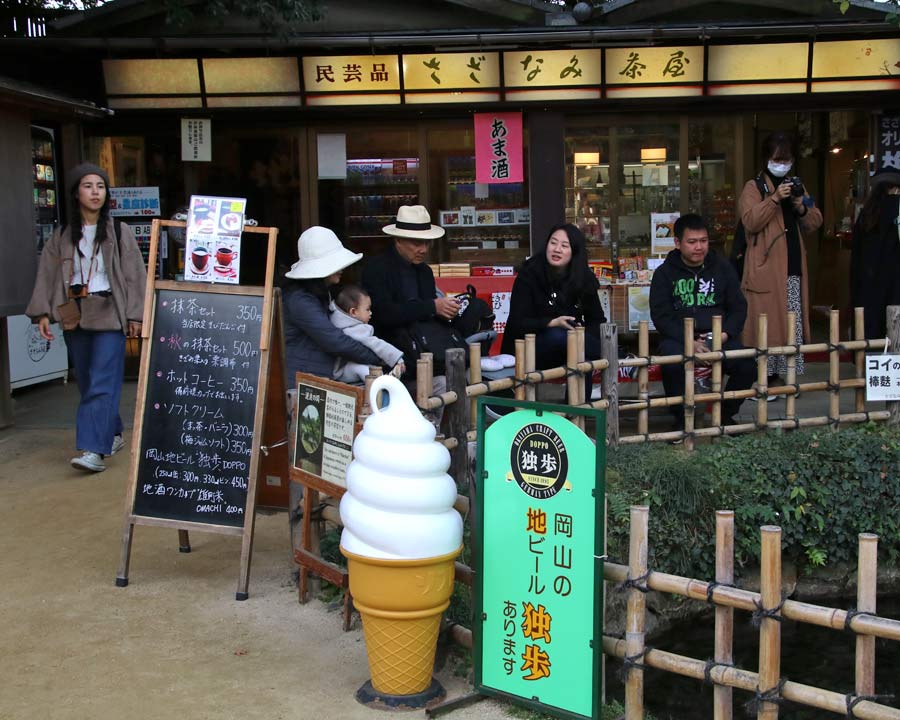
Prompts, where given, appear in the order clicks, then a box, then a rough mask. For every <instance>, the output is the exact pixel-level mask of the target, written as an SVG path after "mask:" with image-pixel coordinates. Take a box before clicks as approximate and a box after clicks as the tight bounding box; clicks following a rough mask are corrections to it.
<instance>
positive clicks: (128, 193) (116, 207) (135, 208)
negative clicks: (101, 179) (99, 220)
mask: <svg viewBox="0 0 900 720" xmlns="http://www.w3.org/2000/svg"><path fill="white" fill-rule="evenodd" d="M109 214H110V215H111V216H112V217H159V188H158V187H111V188H110V189H109Z"/></svg>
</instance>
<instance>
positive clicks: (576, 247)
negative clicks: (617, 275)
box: [532, 223, 594, 299]
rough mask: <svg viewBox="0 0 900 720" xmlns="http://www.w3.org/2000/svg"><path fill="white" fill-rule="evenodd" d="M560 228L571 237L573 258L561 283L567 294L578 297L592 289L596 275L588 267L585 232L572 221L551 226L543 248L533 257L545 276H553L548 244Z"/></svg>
mask: <svg viewBox="0 0 900 720" xmlns="http://www.w3.org/2000/svg"><path fill="white" fill-rule="evenodd" d="M558 230H562V231H563V232H564V233H565V234H566V237H568V238H569V247H571V248H572V259H571V260H570V261H569V264H568V266H567V267H566V268H565V270H564V271H563V274H562V277H561V278H559V279H560V280H561V281H562V282H561V285H562V288H563V290H564V291H565V294H566V295H567V296H568V297H570V298H573V299H574V298H578V297H580V296H581V295H583V294H584V293H585V292H586V291H587V290H588V289H590V287H591V279H592V278H593V277H594V273H593V272H591V269H590V267H588V260H587V240H585V237H584V233H583V232H581V230H579V229H578V228H577V227H575V226H574V225H572V223H562V224H560V225H554V226H553V227H552V228H550V232H548V233H547V239H546V240H544V244H543V245H542V246H541V249H540V250H539V251H538V252H536V253H535V254H534V256H533V258H532V259H533V260H534V262H535V263H537V264H538V266H539V267H541V268H542V270H543V271H544V274H545V276H547V277H548V278H550V277H552V274H553V273H554V271H553V268H552V267H551V266H550V263H548V262H547V244H548V243H549V242H550V238H551V237H553V233H555V232H557V231H558Z"/></svg>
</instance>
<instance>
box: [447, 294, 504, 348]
mask: <svg viewBox="0 0 900 720" xmlns="http://www.w3.org/2000/svg"><path fill="white" fill-rule="evenodd" d="M456 298H457V300H459V304H460V311H459V315H457V316H456V317H455V318H454V320H453V327H454V328H456V330H457V331H458V332H459V334H460V335H462V336H463V337H464V338H467V337H470V336H472V335H475V334H476V333H480V332H485V331H487V330H493V328H494V311H493V310H492V309H491V306H490V305H488V304H487V303H486V302H485V301H484V300H482V299H481V298H480V297H477V296H476V295H475V287H474V286H473V285H466V291H465V292H464V293H460V294H459V295H457V296H456Z"/></svg>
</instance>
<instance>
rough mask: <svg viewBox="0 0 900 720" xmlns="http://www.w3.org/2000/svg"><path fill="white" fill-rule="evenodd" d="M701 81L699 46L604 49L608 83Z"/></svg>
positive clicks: (701, 49)
mask: <svg viewBox="0 0 900 720" xmlns="http://www.w3.org/2000/svg"><path fill="white" fill-rule="evenodd" d="M702 82H703V47H702V46H681V47H636V48H608V49H607V50H606V84H607V85H648V84H650V85H670V84H677V85H686V84H690V83H702Z"/></svg>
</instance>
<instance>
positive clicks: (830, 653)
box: [606, 598, 900, 720]
mask: <svg viewBox="0 0 900 720" xmlns="http://www.w3.org/2000/svg"><path fill="white" fill-rule="evenodd" d="M822 604H823V605H831V606H833V607H841V608H848V607H850V604H851V603H848V602H847V601H843V604H842V601H834V602H825V603H822ZM878 615H879V616H880V617H884V618H892V619H900V598H891V599H880V600H879V602H878ZM781 643H782V646H781V647H782V649H781V674H782V677H785V678H787V679H788V680H792V681H794V682H799V683H804V684H806V685H812V686H814V687H819V688H822V689H824V690H831V691H833V692H838V693H841V694H845V693H847V692H851V691H852V690H853V686H854V664H855V659H854V653H855V648H856V636H855V635H853V634H852V633H844V632H838V631H835V630H828V629H825V628H821V627H817V626H813V625H806V624H803V623H796V622H792V621H790V620H785V621H784V622H783V623H782V629H781ZM650 645H652V647H654V648H657V649H659V650H667V651H669V652H673V653H677V654H679V655H684V656H686V657H692V658H695V659H698V660H703V661H704V662H705V661H706V660H707V659H708V658H711V657H712V655H713V648H714V623H713V619H712V616H711V615H710V616H709V617H708V618H707V617H704V618H702V619H700V620H695V621H692V622H686V623H682V624H680V625H678V626H676V627H674V628H673V629H671V630H670V631H669V632H667V633H666V634H665V635H664V636H661V637H659V638H655V639H654V640H653V641H652V642H651V643H650ZM734 664H735V665H736V666H737V667H740V668H743V669H745V670H752V671H756V669H757V667H758V664H759V631H758V630H757V629H756V628H754V627H753V626H752V624H751V623H750V614H749V613H745V612H741V611H735V614H734ZM606 665H607V667H606V695H607V698H612V699H616V700H619V701H624V697H625V689H624V686H623V685H622V683H621V682H620V681H619V679H618V678H617V677H616V672H617V671H618V670H619V668H620V667H621V663H620V662H618V661H615V660H613V661H609V660H608V661H607V664H606ZM875 692H876V693H878V694H880V695H881V694H888V695H894V696H895V698H894V699H893V700H890V701H886V702H885V701H883V702H884V704H886V705H890V706H891V707H898V708H900V643H898V642H891V641H887V640H881V639H879V640H877V641H876V647H875ZM712 697H713V691H712V686H710V685H704V684H703V683H702V682H700V681H697V680H693V679H692V678H687V677H683V676H681V675H675V674H672V673H665V672H662V671H659V670H655V669H653V668H650V669H647V670H645V672H644V702H645V709H646V710H647V711H648V712H650V713H652V714H653V716H654V717H655V718H656V720H702V719H703V718H711V717H712ZM752 698H753V695H752V694H751V693H748V692H744V691H742V690H737V689H735V691H734V717H735V718H742V717H751V716H748V715H747V713H746V712H745V710H744V708H743V705H744V703H746V702H748V701H749V700H751V699H752ZM752 717H756V716H755V715H753V716H752ZM779 717H780V718H785V719H786V720H813V719H814V718H816V719H821V718H829V717H841V716H839V715H833V714H832V713H829V712H826V711H824V710H818V709H816V708H808V707H804V706H801V705H794V704H792V703H785V704H783V705H782V707H781V712H780V714H779Z"/></svg>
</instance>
